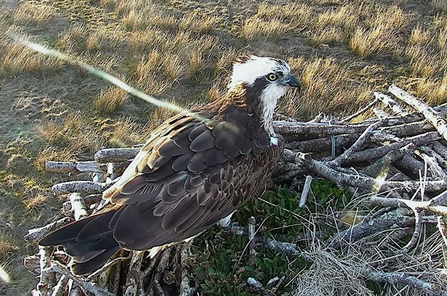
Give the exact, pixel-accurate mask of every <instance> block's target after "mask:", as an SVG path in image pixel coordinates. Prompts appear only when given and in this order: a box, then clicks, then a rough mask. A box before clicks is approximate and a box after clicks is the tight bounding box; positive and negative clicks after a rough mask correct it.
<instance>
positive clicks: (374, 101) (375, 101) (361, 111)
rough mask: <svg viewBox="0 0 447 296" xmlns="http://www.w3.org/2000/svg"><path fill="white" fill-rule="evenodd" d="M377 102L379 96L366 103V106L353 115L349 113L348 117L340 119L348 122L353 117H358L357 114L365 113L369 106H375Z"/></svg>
mask: <svg viewBox="0 0 447 296" xmlns="http://www.w3.org/2000/svg"><path fill="white" fill-rule="evenodd" d="M375 103H377V98H376V99H374V100H373V101H371V102H370V103H369V104H368V105H366V106H365V107H363V108H362V109H360V110H359V111H357V112H355V113H354V114H352V115H349V116H348V117H346V118H344V119H342V120H340V122H347V121H351V119H354V118H356V117H357V116H359V115H360V114H362V113H365V112H366V111H367V110H368V109H369V108H371V107H372V106H374V104H375Z"/></svg>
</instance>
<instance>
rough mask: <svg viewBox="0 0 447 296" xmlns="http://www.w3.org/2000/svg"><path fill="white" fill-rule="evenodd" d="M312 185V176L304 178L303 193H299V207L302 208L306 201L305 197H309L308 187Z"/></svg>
mask: <svg viewBox="0 0 447 296" xmlns="http://www.w3.org/2000/svg"><path fill="white" fill-rule="evenodd" d="M311 184H312V176H310V175H308V176H306V181H305V182H304V187H303V192H301V197H300V203H299V205H298V206H299V207H300V208H302V207H303V206H304V205H305V204H306V201H307V196H308V195H309V190H310V185H311Z"/></svg>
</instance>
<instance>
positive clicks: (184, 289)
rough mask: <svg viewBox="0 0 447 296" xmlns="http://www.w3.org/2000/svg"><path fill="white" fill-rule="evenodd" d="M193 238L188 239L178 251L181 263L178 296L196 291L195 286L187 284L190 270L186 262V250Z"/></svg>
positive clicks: (188, 294)
mask: <svg viewBox="0 0 447 296" xmlns="http://www.w3.org/2000/svg"><path fill="white" fill-rule="evenodd" d="M192 242H193V240H190V241H188V242H187V243H186V244H185V245H184V246H183V247H182V250H181V252H180V265H181V272H180V278H181V281H180V293H179V295H180V296H192V295H194V293H195V292H196V289H195V288H192V287H190V286H189V278H188V276H187V275H188V273H189V271H190V267H189V266H188V265H187V264H186V261H187V258H188V251H189V248H190V247H191V245H192Z"/></svg>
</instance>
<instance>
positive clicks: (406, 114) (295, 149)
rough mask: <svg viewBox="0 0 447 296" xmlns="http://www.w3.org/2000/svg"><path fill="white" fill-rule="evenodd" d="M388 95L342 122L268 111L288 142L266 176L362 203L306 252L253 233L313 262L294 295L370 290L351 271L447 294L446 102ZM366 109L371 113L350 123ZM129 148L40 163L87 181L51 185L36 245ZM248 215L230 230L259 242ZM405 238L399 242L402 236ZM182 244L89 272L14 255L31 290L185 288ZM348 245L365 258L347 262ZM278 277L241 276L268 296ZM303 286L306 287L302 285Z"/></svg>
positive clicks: (106, 178) (105, 180)
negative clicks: (30, 276) (318, 184)
mask: <svg viewBox="0 0 447 296" xmlns="http://www.w3.org/2000/svg"><path fill="white" fill-rule="evenodd" d="M389 92H390V93H391V94H392V95H394V96H395V97H396V98H397V99H398V100H399V101H400V102H402V103H403V104H399V103H398V101H397V100H395V99H392V98H391V97H390V96H388V95H385V94H382V93H374V96H375V98H374V100H373V101H372V102H371V103H369V104H368V105H367V106H365V107H364V108H363V109H361V110H359V111H358V112H356V113H355V114H352V115H350V116H348V117H346V118H344V119H341V120H336V119H334V118H329V119H328V118H327V117H326V116H324V115H319V116H317V117H316V118H315V119H313V120H312V121H310V122H299V121H298V120H297V119H295V118H291V117H287V116H284V115H281V114H277V115H276V121H275V123H274V128H275V131H276V132H277V133H278V134H280V135H282V136H283V138H284V139H285V142H286V149H285V151H284V154H283V157H282V159H281V161H280V163H279V165H278V167H277V170H276V172H275V174H274V177H275V181H276V182H278V183H285V184H288V186H289V187H290V188H291V189H292V190H295V191H297V192H300V195H301V199H300V201H299V205H300V206H303V205H305V204H306V200H307V197H308V193H309V189H310V184H311V182H312V179H313V178H324V179H327V180H330V181H332V182H334V183H336V184H338V185H339V186H343V187H348V188H349V189H350V190H351V191H352V192H353V193H354V200H355V202H356V204H355V206H356V207H359V208H362V209H368V214H367V215H364V216H360V215H359V217H356V218H357V219H354V220H355V221H356V222H355V223H354V222H353V223H352V225H350V226H349V227H347V228H345V229H344V230H340V231H338V232H337V235H335V236H331V237H330V238H326V239H324V240H322V239H318V234H317V233H313V232H312V231H311V230H310V234H309V235H310V236H311V237H312V238H311V239H309V241H311V242H312V243H309V249H307V250H306V251H304V252H303V251H299V248H298V246H297V245H295V244H291V243H281V242H277V241H273V240H269V241H266V242H261V243H263V244H264V246H266V247H268V248H269V249H271V250H276V251H278V252H285V253H287V254H291V255H293V256H300V257H301V258H303V259H304V260H306V261H309V262H310V263H311V264H312V266H311V268H310V269H309V270H308V271H305V272H303V273H301V274H300V276H299V277H298V278H297V279H296V283H297V284H296V287H297V288H296V290H295V292H293V293H292V294H293V295H354V294H355V295H373V294H368V293H369V292H370V291H369V292H368V291H367V289H366V290H365V289H364V290H362V287H364V286H362V285H361V286H360V287H357V286H356V284H357V282H358V279H360V281H372V282H377V283H381V284H383V283H385V284H389V285H392V286H394V287H396V291H398V290H397V289H399V288H400V289H401V290H400V291H403V290H405V289H407V290H406V291H407V294H405V295H447V281H446V279H445V278H444V276H443V275H442V268H443V266H444V256H443V251H444V249H445V248H446V246H447V231H446V222H445V219H446V217H447V123H446V120H445V118H446V114H447V105H446V104H444V105H440V106H437V107H434V108H432V107H429V106H427V105H426V104H424V103H423V102H421V101H420V100H418V99H417V98H415V97H414V96H412V95H410V94H408V93H406V92H405V91H403V90H401V89H399V88H398V87H396V86H391V87H390V88H389ZM370 110H372V111H373V113H374V115H375V117H374V118H370V119H367V120H364V121H360V122H356V123H351V122H352V121H353V120H354V119H356V118H357V119H358V118H359V117H360V116H363V115H364V114H365V113H367V112H369V113H370ZM363 117H364V116H363ZM138 150H139V148H138V147H133V148H125V149H123V148H118V149H104V150H100V151H98V152H97V153H96V154H95V159H94V161H85V162H47V163H46V165H45V168H46V170H47V171H50V172H59V173H61V172H64V173H72V174H73V173H74V174H83V175H89V176H91V177H92V179H93V180H92V181H72V182H65V183H60V184H56V185H54V186H53V187H52V191H53V193H54V194H56V195H66V196H67V200H66V201H65V202H64V203H63V204H62V214H61V216H60V217H57V218H56V220H55V221H54V222H52V223H50V224H48V225H45V226H43V227H41V228H37V229H31V230H29V233H28V235H27V236H26V237H25V239H26V240H28V241H32V242H37V241H39V240H40V239H41V238H43V237H44V236H45V235H46V234H48V233H49V232H51V231H53V230H55V229H57V228H58V227H60V226H62V225H64V224H66V223H69V222H71V221H73V220H78V219H81V218H83V217H86V216H88V215H91V214H94V213H95V211H96V210H97V209H98V207H100V206H101V193H102V192H103V191H104V190H105V189H107V188H108V187H109V186H111V184H113V183H114V182H116V181H117V180H118V178H119V176H120V175H121V173H122V172H123V171H124V169H125V168H126V167H127V165H128V164H129V163H130V161H131V160H132V158H133V157H134V156H135V155H136V154H137V153H138ZM86 173H88V174H86ZM303 223H304V222H303ZM307 223H312V222H309V221H307ZM255 224H256V222H255V221H254V219H249V225H247V227H242V226H239V227H234V228H233V231H234V232H235V233H237V234H238V235H248V237H249V241H250V242H252V241H257V243H259V240H260V238H258V237H256V236H255V232H254V226H255ZM430 225H433V226H432V227H429V226H430ZM311 226H312V225H311ZM307 228H308V229H310V228H312V227H309V225H308V227H307ZM430 229H431V230H430ZM433 229H435V231H432V230H433ZM404 237H407V238H409V239H407V240H406V241H402V240H401V239H402V238H404ZM315 241H318V243H315ZM189 247H190V243H189V244H179V245H176V246H173V247H170V248H167V249H165V250H164V251H163V252H160V253H159V254H158V255H157V256H156V257H155V258H154V259H152V260H150V259H149V258H148V256H147V252H128V251H121V252H120V253H119V254H117V255H116V256H115V257H113V258H112V259H111V260H110V261H109V262H108V263H107V264H106V265H105V266H104V267H103V268H101V269H100V270H99V271H97V272H95V273H94V274H91V275H89V276H88V277H78V276H75V275H73V274H71V273H70V271H69V270H68V269H67V268H66V265H67V263H68V261H69V257H68V256H67V254H66V253H65V252H64V250H63V249H61V248H56V249H53V248H47V247H40V248H39V253H38V254H36V255H33V256H29V257H27V258H25V262H24V264H25V266H26V267H27V268H28V269H29V270H31V271H33V272H35V273H36V275H38V276H39V279H40V280H39V283H38V284H37V287H36V288H35V290H33V295H54V296H56V295H91V294H93V295H182V296H185V295H195V294H196V288H195V286H194V285H191V283H190V280H189V278H188V276H187V275H188V273H189V272H190V269H191V264H190V262H189V261H188V255H189ZM251 248H252V246H251V244H250V249H251ZM347 250H348V251H347ZM349 252H353V253H351V255H352V254H356V255H358V256H359V258H363V259H364V261H365V262H363V263H362V264H360V263H359V261H358V260H357V261H355V260H354V261H353V260H351V258H348V257H349V254H348V253H349ZM249 254H250V252H248V254H247V255H249ZM384 254H386V256H383V255H384ZM427 256H429V257H430V258H429V259H427ZM342 266H343V267H342ZM331 267H332V268H334V270H331V269H330V268H331ZM328 271H329V272H330V274H328ZM318 272H320V276H321V277H325V278H330V277H331V276H333V273H337V274H338V275H340V274H341V275H342V276H344V277H345V278H346V279H347V280H349V283H350V285H351V286H350V288H349V289H351V290H349V289H348V288H347V285H346V283H345V284H343V285H340V287H338V288H337V284H335V285H334V281H333V280H329V281H328V283H327V284H326V285H325V284H321V283H315V278H314V277H315V276H316V275H318ZM325 272H326V273H325ZM311 274H312V275H311ZM277 282H278V281H277ZM281 282H282V279H280V280H279V283H278V284H276V287H275V288H272V289H267V288H266V287H263V286H262V285H261V284H260V283H259V282H258V281H257V280H256V279H253V278H249V280H248V281H247V285H248V286H249V287H250V289H251V290H255V291H258V292H259V293H260V294H263V295H274V294H275V291H276V288H277V286H278V285H280V284H281ZM310 286H313V288H312V289H314V290H312V291H309V287H310ZM402 287H403V288H402ZM337 289H338V290H337ZM318 293H320V294H318ZM350 293H354V294H350ZM399 295H404V294H399Z"/></svg>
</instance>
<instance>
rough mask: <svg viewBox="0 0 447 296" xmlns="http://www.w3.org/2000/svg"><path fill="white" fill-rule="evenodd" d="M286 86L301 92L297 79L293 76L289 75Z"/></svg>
mask: <svg viewBox="0 0 447 296" xmlns="http://www.w3.org/2000/svg"><path fill="white" fill-rule="evenodd" d="M286 84H287V85H288V86H291V87H296V88H298V91H300V90H301V84H300V82H299V81H298V79H296V77H295V76H293V75H290V79H289V81H288V82H287V83H286Z"/></svg>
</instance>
